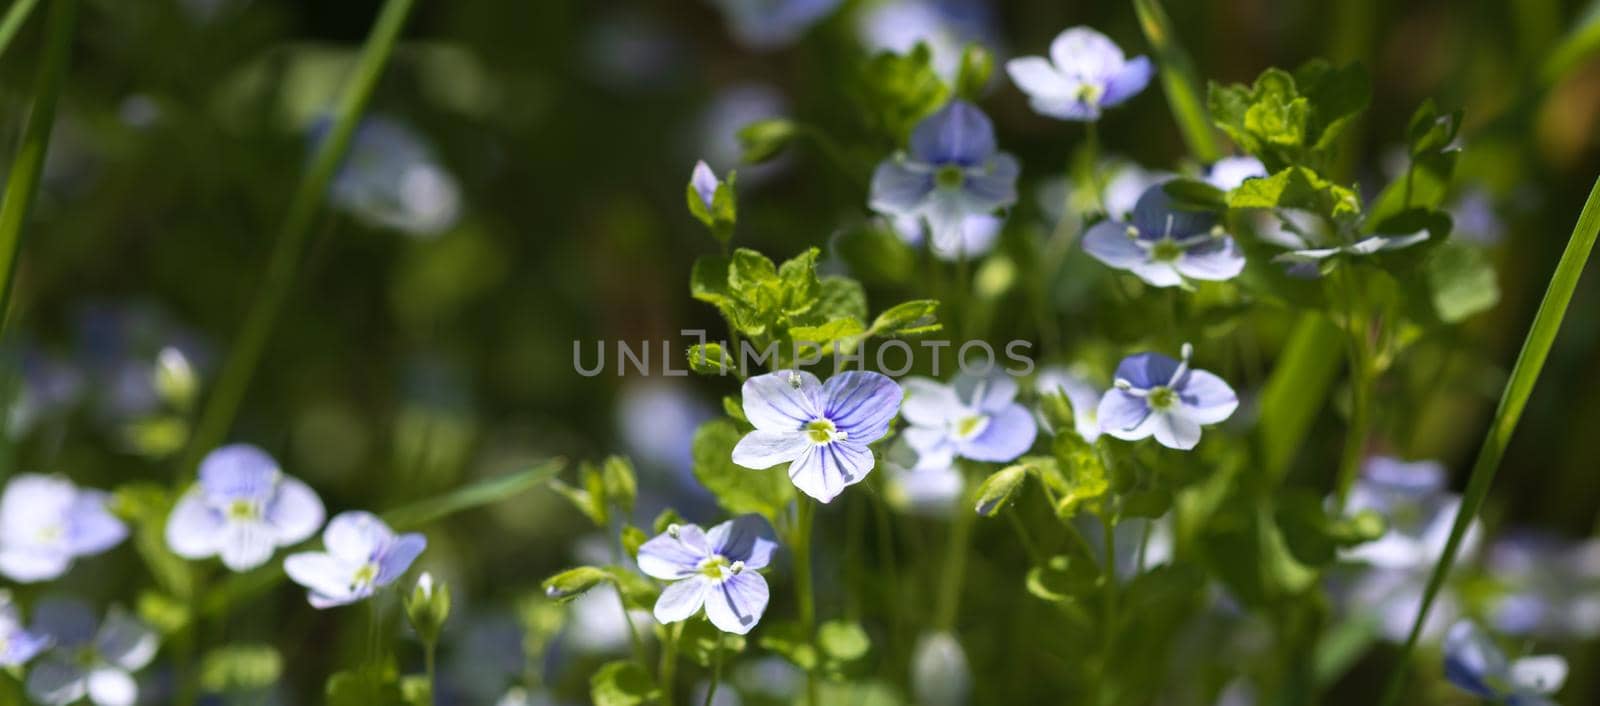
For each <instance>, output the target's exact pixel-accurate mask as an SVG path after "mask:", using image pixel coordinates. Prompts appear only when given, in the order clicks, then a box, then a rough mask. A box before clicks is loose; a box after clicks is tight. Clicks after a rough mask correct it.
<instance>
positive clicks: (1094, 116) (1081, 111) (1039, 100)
mask: <svg viewBox="0 0 1600 706" xmlns="http://www.w3.org/2000/svg"><path fill="white" fill-rule="evenodd" d="M1082 85H1083V84H1082V83H1074V84H1073V87H1072V88H1071V89H1070V90H1071V92H1072V93H1073V96H1072V97H1070V98H1046V97H1043V96H1032V97H1030V98H1029V99H1028V105H1029V107H1032V108H1033V112H1035V113H1038V114H1040V115H1047V116H1049V117H1052V118H1055V119H1057V120H1076V121H1079V122H1092V121H1095V120H1099V119H1100V106H1098V105H1096V104H1094V103H1090V102H1088V101H1085V100H1083V99H1082V98H1078V97H1077V94H1078V92H1079V90H1080V89H1079V86H1082Z"/></svg>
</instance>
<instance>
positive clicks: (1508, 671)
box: [1444, 620, 1567, 706]
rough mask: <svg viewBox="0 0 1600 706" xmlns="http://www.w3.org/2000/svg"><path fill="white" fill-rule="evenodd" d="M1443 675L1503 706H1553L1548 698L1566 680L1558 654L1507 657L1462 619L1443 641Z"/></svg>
mask: <svg viewBox="0 0 1600 706" xmlns="http://www.w3.org/2000/svg"><path fill="white" fill-rule="evenodd" d="M1444 676H1445V679H1448V680H1449V681H1450V683H1451V684H1454V685H1456V687H1458V688H1460V689H1461V690H1462V691H1465V692H1467V693H1469V694H1472V695H1473V696H1477V697H1479V698H1483V699H1487V700H1488V701H1490V702H1492V703H1496V704H1505V705H1506V706H1554V705H1555V701H1553V700H1551V699H1550V698H1549V696H1550V695H1551V694H1554V693H1556V692H1557V691H1560V690H1561V685H1562V684H1563V683H1565V682H1566V680H1567V661H1566V660H1565V659H1563V658H1561V657H1560V656H1558V655H1535V656H1531V657H1523V658H1520V659H1516V660H1510V659H1507V658H1506V655H1505V653H1504V652H1501V651H1500V648H1499V647H1497V646H1495V644H1494V642H1493V641H1492V640H1490V639H1489V636H1487V635H1485V634H1484V633H1483V630H1482V629H1481V628H1479V627H1478V625H1477V623H1474V622H1472V621H1470V620H1462V621H1460V622H1457V623H1456V624H1455V625H1452V626H1450V632H1448V633H1446V634H1445V638H1444Z"/></svg>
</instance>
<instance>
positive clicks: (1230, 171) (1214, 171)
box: [1206, 156, 1267, 191]
mask: <svg viewBox="0 0 1600 706" xmlns="http://www.w3.org/2000/svg"><path fill="white" fill-rule="evenodd" d="M1264 176H1267V168H1266V166H1265V165H1263V164H1262V163H1261V160H1259V159H1256V158H1255V157H1249V156H1245V157H1223V158H1222V159H1219V160H1217V161H1216V162H1214V163H1212V165H1211V168H1210V169H1208V170H1206V183H1208V184H1210V185H1212V186H1215V187H1217V188H1218V189H1221V190H1223V191H1233V190H1234V189H1237V188H1239V187H1240V185H1242V184H1244V182H1245V180H1246V179H1255V178H1257V177H1264Z"/></svg>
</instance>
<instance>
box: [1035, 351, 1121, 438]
mask: <svg viewBox="0 0 1600 706" xmlns="http://www.w3.org/2000/svg"><path fill="white" fill-rule="evenodd" d="M1034 390H1035V391H1036V392H1038V393H1039V394H1041V395H1047V394H1060V395H1066V397H1067V402H1068V403H1070V404H1071V405H1072V424H1073V426H1074V427H1075V428H1076V430H1077V432H1078V436H1081V437H1083V439H1084V441H1088V442H1093V441H1094V440H1095V439H1097V438H1099V437H1100V398H1101V397H1103V396H1104V395H1103V393H1101V392H1100V390H1099V389H1097V388H1096V387H1095V386H1094V385H1093V384H1091V383H1090V382H1089V381H1088V380H1085V379H1084V378H1082V377H1080V376H1078V375H1076V374H1073V373H1071V372H1068V371H1065V370H1062V369H1060V368H1048V369H1045V370H1044V371H1042V372H1040V373H1039V377H1038V378H1037V379H1035V381H1034Z"/></svg>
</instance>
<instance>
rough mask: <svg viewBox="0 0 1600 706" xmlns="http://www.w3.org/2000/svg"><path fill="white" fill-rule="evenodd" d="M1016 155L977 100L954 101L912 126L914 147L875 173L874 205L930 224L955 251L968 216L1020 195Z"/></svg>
mask: <svg viewBox="0 0 1600 706" xmlns="http://www.w3.org/2000/svg"><path fill="white" fill-rule="evenodd" d="M1017 171H1018V167H1017V160H1016V159H1014V158H1012V157H1011V155H1009V154H1006V153H1004V152H1000V151H998V148H997V147H996V146H995V140H994V125H993V124H991V123H990V122H989V118H988V116H986V115H984V114H983V111H981V110H978V108H977V106H974V105H972V104H971V103H968V102H966V101H959V100H957V101H951V102H950V104H949V105H946V106H945V107H944V108H943V109H941V110H940V111H939V112H937V113H934V114H933V115H930V116H928V117H927V118H925V119H924V120H923V121H922V122H921V123H919V124H918V125H917V127H916V129H915V130H913V131H912V132H911V150H910V152H909V153H904V152H902V153H897V154H895V155H894V156H892V157H890V158H888V159H885V160H884V161H882V162H880V163H879V164H878V168H877V170H876V171H874V172H873V174H872V195H871V199H870V203H869V204H868V205H869V206H871V208H872V210H874V211H877V212H879V213H882V214H885V215H889V216H897V217H907V218H915V219H918V220H921V221H923V222H924V223H926V224H927V225H928V230H929V231H930V232H931V233H932V234H933V243H934V246H935V248H936V249H944V250H947V251H955V250H956V249H957V248H959V247H961V246H960V245H958V244H959V243H962V242H963V241H964V238H963V233H964V232H965V229H966V221H967V217H968V216H972V215H984V214H989V213H992V212H994V211H995V210H996V209H1000V208H1004V207H1006V206H1010V205H1011V204H1013V203H1015V202H1016V200H1017Z"/></svg>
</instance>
